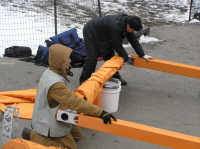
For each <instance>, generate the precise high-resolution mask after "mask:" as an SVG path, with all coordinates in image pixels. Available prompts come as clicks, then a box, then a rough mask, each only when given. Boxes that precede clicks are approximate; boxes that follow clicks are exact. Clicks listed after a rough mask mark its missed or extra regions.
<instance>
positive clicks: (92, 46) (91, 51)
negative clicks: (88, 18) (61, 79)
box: [79, 26, 115, 84]
mask: <svg viewBox="0 0 200 149" xmlns="http://www.w3.org/2000/svg"><path fill="white" fill-rule="evenodd" d="M83 36H84V40H85V45H86V48H87V57H86V59H85V63H84V65H83V70H82V74H81V76H80V79H79V81H80V84H81V83H82V82H84V81H85V80H87V79H88V78H89V77H90V76H91V74H92V73H93V72H94V71H95V68H96V65H97V58H98V57H99V56H103V59H104V61H106V60H109V59H110V58H111V57H113V56H114V55H115V53H114V50H113V49H112V48H107V49H101V48H100V47H99V46H98V45H97V43H96V40H95V38H94V36H93V35H92V33H91V32H90V30H89V29H88V28H87V26H86V27H84V29H83ZM102 51H103V52H102Z"/></svg>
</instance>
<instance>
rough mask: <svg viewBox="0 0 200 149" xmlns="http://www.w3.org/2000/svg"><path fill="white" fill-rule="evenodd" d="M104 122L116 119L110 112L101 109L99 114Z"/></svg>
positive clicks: (108, 122)
mask: <svg viewBox="0 0 200 149" xmlns="http://www.w3.org/2000/svg"><path fill="white" fill-rule="evenodd" d="M100 117H101V118H102V120H103V122H104V124H111V122H112V120H114V121H117V119H116V118H115V117H114V116H113V115H112V114H110V113H108V112H106V111H103V112H102V113H101V115H100Z"/></svg>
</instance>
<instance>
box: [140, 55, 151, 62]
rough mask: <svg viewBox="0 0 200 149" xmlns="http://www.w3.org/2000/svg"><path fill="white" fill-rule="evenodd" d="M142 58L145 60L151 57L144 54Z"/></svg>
mask: <svg viewBox="0 0 200 149" xmlns="http://www.w3.org/2000/svg"><path fill="white" fill-rule="evenodd" d="M142 58H143V59H144V60H146V61H148V60H151V59H153V58H152V57H151V56H150V55H146V54H145V55H144V56H143V57H142Z"/></svg>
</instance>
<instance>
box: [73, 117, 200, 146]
mask: <svg viewBox="0 0 200 149" xmlns="http://www.w3.org/2000/svg"><path fill="white" fill-rule="evenodd" d="M77 125H78V126H80V127H84V128H88V129H93V130H97V131H100V132H105V133H109V134H112V135H117V136H122V137H126V138H129V139H133V140H140V141H145V142H148V143H152V144H157V145H160V146H164V147H170V148H174V149H200V138H199V137H194V136H190V135H185V134H182V133H178V132H173V131H168V130H164V129H159V128H155V127H150V126H147V125H143V124H138V123H134V122H128V121H124V120H119V119H118V120H117V121H116V122H112V124H111V125H109V124H108V125H105V124H103V122H102V120H101V119H99V118H95V117H90V116H85V115H79V116H78V124H77Z"/></svg>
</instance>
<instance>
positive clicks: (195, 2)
mask: <svg viewBox="0 0 200 149" xmlns="http://www.w3.org/2000/svg"><path fill="white" fill-rule="evenodd" d="M193 18H195V19H199V20H200V0H191V3H190V15H189V20H191V19H193Z"/></svg>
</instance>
